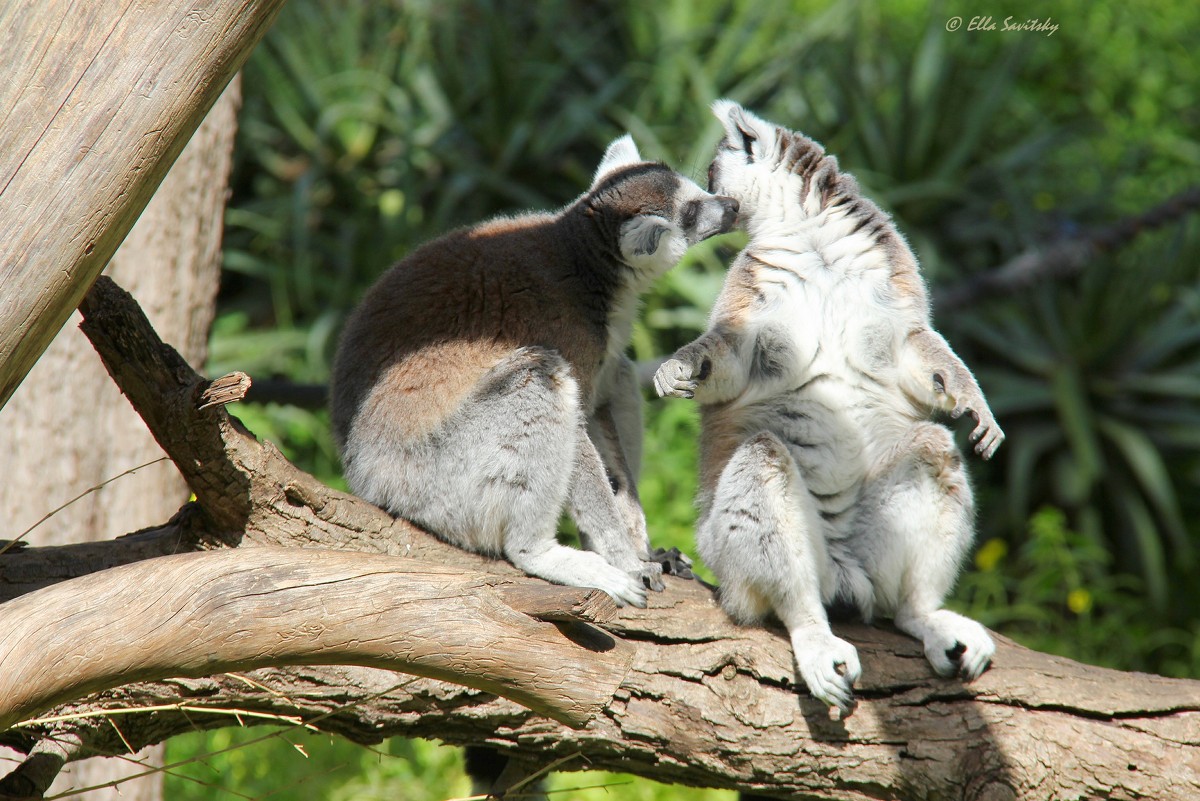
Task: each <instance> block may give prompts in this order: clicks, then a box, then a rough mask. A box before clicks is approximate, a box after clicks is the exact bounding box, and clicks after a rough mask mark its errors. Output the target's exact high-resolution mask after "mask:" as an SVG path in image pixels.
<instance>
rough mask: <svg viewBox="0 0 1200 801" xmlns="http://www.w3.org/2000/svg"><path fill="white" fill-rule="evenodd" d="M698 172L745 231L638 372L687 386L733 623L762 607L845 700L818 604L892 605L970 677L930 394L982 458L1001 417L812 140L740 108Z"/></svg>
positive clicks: (905, 256) (976, 651)
mask: <svg viewBox="0 0 1200 801" xmlns="http://www.w3.org/2000/svg"><path fill="white" fill-rule="evenodd" d="M714 111H715V112H716V114H717V117H718V119H720V120H721V122H722V124H723V125H724V127H725V130H726V135H725V138H724V140H723V141H722V142H721V144H720V146H719V147H718V149H717V154H716V157H715V159H714V161H713V166H712V168H711V169H710V172H709V175H710V189H711V190H713V191H720V192H722V193H726V194H729V195H731V196H732V197H734V198H736V199H737V200H738V201H739V203H740V205H741V212H742V220H743V221H744V224H745V226H746V229H747V231H748V233H749V235H750V242H749V244H748V246H747V248H746V249H745V250H744V251H743V252H742V253H741V254H740V255H739V256H738V258H737V259H736V260H735V262H734V264H733V265H732V266H731V267H730V272H729V276H728V278H727V279H726V282H725V286H724V288H723V289H722V292H721V295H720V297H719V298H718V299H717V303H716V305H715V307H714V309H713V313H712V318H711V321H710V326H709V330H708V331H707V332H706V333H705V334H703V335H702V336H701V337H700V338H699V339H697V340H696V341H695V342H693V343H691V344H690V345H687V346H685V347H683V348H681V349H680V350H679V352H677V353H676V354H675V356H674V357H673V358H672V359H670V360H668V361H667V362H666V363H664V364H663V366H662V367H661V368H660V370H659V371H658V374H657V375H656V376H655V385H656V387H657V389H658V393H659V394H660V395H663V396H666V395H675V396H679V397H694V398H695V399H696V400H697V401H698V402H699V403H700V404H701V416H702V425H701V488H700V494H699V498H698V503H699V506H700V521H699V524H698V527H697V532H696V544H697V549H698V551H699V554H700V556H701V558H703V559H704V561H705V562H706V563H707V564H708V565H709V567H711V568H712V570H713V572H714V573H716V574H717V576H718V577H719V578H720V580H721V601H722V604H723V606H724V607H725V609H726V610H728V611H729V612H730V614H732V615H733V616H734V617H736V618H738V619H739V620H742V621H745V622H753V621H756V620H760V619H761V618H762V617H763V616H764V615H766V614H767V613H769V612H774V613H775V614H776V615H777V616H778V617H779V618H780V620H781V621H782V622H783V623H784V625H785V626H786V627H787V628H788V631H789V633H790V635H791V639H792V647H793V651H794V653H795V657H796V663H797V667H798V669H799V672H800V674H801V677H802V678H803V679H804V681H805V683H806V684H807V685H808V687H809V689H810V690H811V691H812V693H813V694H814V695H815V696H816V697H818V698H820V699H822V700H824V701H825V702H826V703H828V704H830V705H831V706H833V707H836V708H837V710H838V711H839V712H840V713H841V714H848V713H849V712H850V711H851V710H852V709H853V707H854V701H853V686H854V683H855V681H856V680H857V679H858V677H859V673H860V666H859V662H858V657H857V654H856V653H855V649H854V648H853V646H851V645H850V644H849V643H847V642H845V641H843V640H841V639H839V638H837V637H835V636H834V635H833V633H832V631H831V630H830V628H829V623H828V619H827V616H826V612H825V605H827V604H830V603H833V602H834V601H842V602H846V603H849V604H852V605H854V606H856V607H857V608H858V609H859V610H860V611H861V613H862V614H863V616H864V617H865V618H867V619H871V618H872V617H873V616H874V615H875V614H877V613H878V614H882V615H885V616H890V617H893V618H894V619H895V622H896V625H897V626H898V627H900V628H901V629H902V630H904V631H906V632H908V633H909V634H911V635H913V636H914V637H917V638H919V639H921V641H922V642H923V643H924V645H925V653H926V655H927V657H928V658H929V661H930V663H931V664H932V665H933V667H934V668H935V669H936V670H937V671H938V672H939V673H941V674H943V675H951V674H954V673H958V674H960V675H962V676H964V677H965V678H967V679H973V678H975V677H977V676H978V675H979V674H980V673H982V672H983V670H984V669H985V668H986V667H987V665H988V662H989V660H990V658H991V655H992V653H993V650H994V646H993V644H992V641H991V638H990V637H989V636H988V634H987V632H986V630H984V628H983V627H982V626H980V625H979V624H978V623H975V622H974V621H971V620H968V619H966V618H964V617H961V616H959V615H955V614H953V613H951V612H947V611H945V610H943V609H942V608H941V606H942V602H943V600H944V598H945V597H946V595H947V593H949V591H950V589H951V587H952V586H953V583H954V580H955V578H956V576H957V574H958V571H959V568H960V566H961V564H962V561H963V559H964V558H965V556H966V553H967V550H968V548H969V546H970V543H971V540H972V538H973V536H974V531H973V517H974V503H973V500H972V496H971V489H970V486H969V484H968V482H967V476H966V473H965V470H964V468H963V465H962V459H961V456H960V454H959V452H958V449H957V447H956V446H955V444H954V441H953V438H952V437H951V434H950V431H949V430H948V429H947V428H945V427H944V426H941V425H938V424H935V423H932V422H929V421H928V418H929V417H930V416H931V414H933V413H934V412H935V411H936V410H942V411H945V412H949V413H950V414H951V415H953V416H954V417H957V416H959V415H961V414H963V413H967V412H969V413H970V414H971V415H972V416H973V417H974V418H975V421H976V426H975V429H974V431H973V432H972V435H971V437H972V440H973V441H975V442H976V450H977V452H978V453H979V454H980V455H981V456H983V457H984V458H990V457H991V455H992V454H993V453H994V452H995V450H996V448H997V447H999V445H1000V443H1001V441H1002V440H1003V437H1004V435H1003V433H1002V432H1001V430H1000V428H999V426H998V425H997V424H996V421H995V418H994V417H993V416H992V413H991V411H990V410H989V409H988V406H987V403H986V401H985V400H984V398H983V393H982V392H981V391H980V389H979V386H978V384H977V383H976V382H975V379H974V377H973V376H972V375H971V373H970V371H969V370H968V369H967V367H966V366H965V365H964V364H963V363H962V361H961V360H960V359H959V358H958V357H957V356H956V355H955V354H954V353H953V351H952V350H951V349H950V347H949V345H947V344H946V342H945V340H944V339H942V337H941V336H940V335H938V334H937V332H935V331H934V330H933V329H932V327H931V326H930V321H929V304H928V299H927V296H926V293H925V287H924V283H923V282H922V280H921V277H920V274H919V272H918V270H917V265H916V260H915V258H914V257H913V255H912V252H911V251H910V250H909V249H908V246H907V245H906V244H905V243H904V240H903V238H902V237H901V236H900V234H899V233H898V232H897V231H896V230H895V227H894V226H893V225H892V222H891V220H890V219H889V218H888V217H887V215H886V214H884V212H883V211H881V210H880V209H879V208H878V207H877V206H876V205H875V204H874V203H872V202H871V201H870V200H868V199H866V198H864V197H862V196H861V194H860V192H859V189H858V185H857V183H856V182H855V181H854V180H853V179H852V178H851V177H850V176H848V175H845V174H844V173H841V172H840V171H839V170H838V165H837V161H836V159H834V158H832V157H831V156H827V155H825V153H824V150H823V149H822V148H821V146H820V145H818V144H817V143H816V142H813V141H812V140H811V139H808V138H807V137H804V136H802V135H800V134H797V133H793V132H790V131H786V130H784V129H782V128H779V127H778V126H775V125H773V124H771V123H769V122H765V121H763V120H761V119H759V118H758V117H755V116H754V115H753V114H750V113H749V112H746V111H745V110H744V109H742V108H741V107H740V106H737V105H736V104H733V103H730V102H728V101H721V102H719V103H717V104H716V105H715V106H714Z"/></svg>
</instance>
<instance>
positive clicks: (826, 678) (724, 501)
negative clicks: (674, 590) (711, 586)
mask: <svg viewBox="0 0 1200 801" xmlns="http://www.w3.org/2000/svg"><path fill="white" fill-rule="evenodd" d="M696 547H697V550H698V551H699V554H700V557H701V558H702V559H703V560H704V561H705V563H706V564H708V565H709V566H710V567H712V569H713V571H714V572H716V573H717V577H718V578H719V579H720V582H721V589H720V595H721V604H722V606H724V607H725V609H726V611H728V612H729V614H730V615H732V616H733V617H734V618H735V619H737V620H739V621H742V622H745V623H750V622H754V621H757V620H760V619H761V618H762V617H764V616H765V615H766V614H767V613H769V612H771V611H774V612H775V614H776V616H778V617H779V619H780V621H782V623H783V625H784V626H785V627H786V628H787V630H788V634H789V635H790V637H791V641H792V650H793V652H794V654H795V658H796V666H797V668H798V669H799V672H800V677H801V678H802V679H803V680H804V683H805V684H807V685H808V689H809V691H810V692H811V693H812V694H813V695H814V696H815V697H817V698H819V699H820V700H822V701H824V702H825V703H827V704H829V705H830V706H836V707H838V708H839V709H840V710H841V711H842V713H843V714H848V713H849V712H850V711H852V710H853V708H854V683H855V682H856V681H857V680H858V678H859V675H860V673H861V667H860V666H859V660H858V652H857V651H856V650H855V648H854V646H853V645H851V644H850V643H848V642H846V641H845V640H842V639H839V638H838V637H835V636H834V635H833V632H832V631H831V630H830V628H829V619H828V617H827V616H826V614H825V605H824V604H825V602H826V601H828V600H831V599H832V597H833V595H834V590H835V588H834V587H833V586H832V585H833V568H832V566H831V565H830V563H829V556H828V553H827V549H826V545H825V540H824V537H823V535H822V533H821V520H820V516H819V514H818V513H817V510H816V507H815V506H814V505H813V502H812V500H811V496H810V495H809V494H808V491H807V489H806V488H805V484H804V480H803V478H802V477H801V475H800V471H799V469H798V468H797V466H796V463H795V461H794V460H793V459H792V457H791V455H790V454H789V453H788V452H787V449H786V448H785V447H784V445H783V443H782V442H780V441H779V439H778V438H777V437H775V435H773V434H770V433H765V432H764V433H760V434H757V435H755V436H753V437H751V438H750V439H749V440H747V441H746V442H744V443H743V444H742V445H741V446H739V447H738V448H737V450H736V451H734V454H733V456H732V457H731V458H730V460H729V462H728V463H727V464H726V465H725V469H724V470H723V471H722V472H721V477H720V479H719V480H718V483H717V487H716V492H715V493H714V496H713V499H712V505H711V507H710V511H709V513H708V515H707V516H706V518H705V519H704V520H703V521H702V522H701V524H700V526H699V528H698V530H697V532H696Z"/></svg>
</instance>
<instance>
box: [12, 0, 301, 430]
mask: <svg viewBox="0 0 1200 801" xmlns="http://www.w3.org/2000/svg"><path fill="white" fill-rule="evenodd" d="M282 5H283V0H233V1H232V2H218V0H197V2H191V3H186V4H177V3H161V2H155V1H154V0H112V2H103V3H94V2H80V1H79V0H12V2H7V3H4V4H3V5H0V68H2V70H3V73H4V80H3V81H2V82H0V230H3V231H4V232H5V234H4V237H3V238H0V286H2V287H4V298H3V302H0V408H2V407H3V405H4V404H5V403H6V402H7V400H8V398H9V397H10V396H11V395H12V393H13V390H14V389H15V388H16V386H17V385H18V384H19V383H20V382H21V379H22V378H24V376H25V374H26V373H27V372H28V371H29V369H30V368H31V367H32V366H33V363H34V362H35V361H36V360H37V358H38V356H40V355H41V353H42V351H43V350H45V348H46V346H47V345H49V344H50V341H51V340H52V339H53V338H54V335H55V334H56V333H57V332H58V330H59V329H60V328H61V327H62V325H63V323H64V322H65V321H66V320H67V317H68V315H70V313H71V311H72V310H73V309H74V308H75V307H76V306H78V305H79V301H80V299H81V298H82V297H83V295H84V293H85V292H86V291H87V289H88V287H89V286H90V285H91V283H92V281H94V280H95V278H96V276H97V275H99V274H100V271H101V270H102V269H103V268H104V265H105V264H107V263H108V260H109V259H110V258H111V257H112V255H113V253H114V252H115V251H116V249H117V246H118V245H120V244H121V241H122V240H123V239H124V238H125V235H126V234H127V233H128V232H129V230H130V228H131V227H132V226H133V224H134V222H135V221H136V220H137V218H138V215H139V214H140V213H141V212H142V209H144V208H145V206H146V204H147V203H148V202H149V200H150V197H151V196H152V195H153V194H154V191H155V189H157V187H158V185H159V183H160V182H161V181H162V179H163V177H164V176H165V175H166V174H167V170H168V169H169V168H170V166H171V164H172V163H173V162H174V161H175V158H176V157H177V156H178V155H179V153H180V152H181V151H182V150H183V147H184V145H185V144H186V143H187V141H188V139H189V138H190V137H191V135H192V133H193V132H194V131H195V130H196V128H197V127H198V126H199V124H200V122H201V120H203V119H204V116H205V114H207V113H208V110H209V108H211V107H212V105H213V103H214V102H215V101H216V99H217V97H218V96H219V95H220V94H221V91H222V90H223V89H224V88H225V85H226V84H227V83H229V80H230V79H231V78H232V77H233V75H234V74H235V73H236V72H237V71H238V69H239V68H240V67H241V65H242V63H243V62H244V61H245V59H246V57H247V56H248V55H249V53H250V51H251V50H252V49H253V48H254V46H255V44H257V42H258V41H259V39H260V38H261V37H262V35H263V33H264V32H265V31H266V29H267V28H268V27H269V26H270V24H271V22H272V21H273V20H274V18H275V15H276V13H277V12H278V11H279V9H280V8H281V7H282Z"/></svg>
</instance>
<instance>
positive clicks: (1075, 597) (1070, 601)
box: [1067, 587, 1092, 615]
mask: <svg viewBox="0 0 1200 801" xmlns="http://www.w3.org/2000/svg"><path fill="white" fill-rule="evenodd" d="M1067 608H1068V609H1070V610H1071V611H1072V612H1074V613H1075V614H1077V615H1082V614H1084V613H1085V612H1090V611H1091V610H1092V594H1091V593H1090V592H1088V591H1087V590H1085V589H1083V588H1082V587H1078V588H1076V589H1073V590H1071V591H1070V592H1069V593H1067Z"/></svg>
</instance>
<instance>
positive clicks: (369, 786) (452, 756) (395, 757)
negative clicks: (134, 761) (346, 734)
mask: <svg viewBox="0 0 1200 801" xmlns="http://www.w3.org/2000/svg"><path fill="white" fill-rule="evenodd" d="M264 738H266V739H265V740H264ZM240 744H245V747H242V748H238V747H237V746H238V745H240ZM225 749H229V750H225ZM222 750H224V753H221V754H220V755H216V756H209V755H210V754H214V752H216V751H222ZM188 760H194V761H192V762H191V763H190V764H187V765H185V766H183V767H179V768H174V769H172V771H171V772H170V773H169V774H168V775H167V776H166V779H165V787H164V797H165V798H170V799H177V801H208V800H209V799H222V798H267V797H270V798H273V799H276V801H311V799H323V801H375V800H376V799H378V801H391V799H394V798H397V797H402V798H404V799H405V801H443V800H444V799H448V798H452V797H463V796H467V795H470V782H469V781H468V780H467V779H466V777H465V775H464V773H463V765H462V761H463V758H462V750H461V749H459V748H449V747H445V746H441V745H438V744H436V743H432V742H427V741H424V740H402V739H398V738H394V739H391V740H387V741H385V742H384V743H382V744H381V745H380V746H378V747H377V748H364V747H362V746H359V745H355V744H353V743H350V742H348V741H346V740H342V739H341V738H338V737H332V736H330V735H327V734H315V733H311V732H307V731H304V730H301V729H280V730H277V731H276V732H275V733H274V735H273V736H272V734H271V733H270V730H269V729H267V728H265V727H262V726H257V727H254V728H250V729H239V728H226V729H218V730H216V731H212V732H208V733H196V734H189V735H184V736H183V737H177V738H175V739H173V740H171V741H169V742H168V743H167V757H166V761H167V764H173V763H176V762H185V761H188ZM397 788H403V795H401V796H397Z"/></svg>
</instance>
